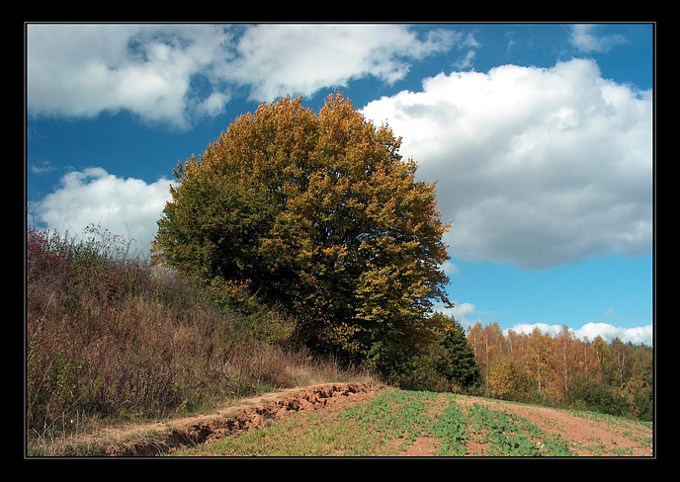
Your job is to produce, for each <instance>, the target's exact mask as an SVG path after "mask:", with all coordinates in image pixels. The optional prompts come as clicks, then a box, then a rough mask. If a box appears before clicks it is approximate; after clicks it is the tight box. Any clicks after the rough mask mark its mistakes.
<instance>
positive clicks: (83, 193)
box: [34, 167, 173, 254]
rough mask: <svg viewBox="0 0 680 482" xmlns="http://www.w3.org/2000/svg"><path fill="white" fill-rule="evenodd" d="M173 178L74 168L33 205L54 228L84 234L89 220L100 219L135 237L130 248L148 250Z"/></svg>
mask: <svg viewBox="0 0 680 482" xmlns="http://www.w3.org/2000/svg"><path fill="white" fill-rule="evenodd" d="M172 183H173V182H172V181H169V180H167V179H159V180H158V181H156V182H154V183H152V184H147V183H146V182H144V181H142V180H140V179H133V178H127V179H123V178H120V177H117V176H114V175H112V174H109V173H108V172H106V171H105V170H104V169H102V168H100V167H95V168H88V169H85V170H83V171H74V172H70V173H68V174H66V175H65V176H63V177H62V178H61V183H60V186H59V188H58V189H56V190H55V191H54V192H52V193H51V194H48V195H47V196H46V197H45V198H44V199H42V200H41V201H39V202H38V203H37V204H36V205H35V207H34V214H35V215H36V219H37V220H38V221H39V222H40V223H42V224H45V225H46V226H47V227H48V228H49V229H50V230H56V231H59V232H62V233H63V232H67V231H68V232H70V233H71V234H72V235H81V234H82V233H83V229H84V228H85V227H87V226H88V225H90V224H92V223H94V224H100V225H101V226H102V227H104V228H106V229H108V230H109V231H110V232H111V233H112V234H117V235H123V236H124V237H125V239H126V240H128V241H132V244H131V250H132V251H133V252H138V253H140V254H148V249H149V247H150V244H151V241H152V240H153V238H154V236H155V235H156V230H157V225H156V221H157V220H158V218H159V217H160V214H161V211H162V210H163V208H164V206H165V202H166V201H169V200H170V190H169V188H170V185H171V184H172Z"/></svg>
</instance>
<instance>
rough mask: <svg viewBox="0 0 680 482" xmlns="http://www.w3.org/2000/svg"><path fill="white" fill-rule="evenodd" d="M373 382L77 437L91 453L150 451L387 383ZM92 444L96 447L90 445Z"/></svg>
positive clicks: (336, 401)
mask: <svg viewBox="0 0 680 482" xmlns="http://www.w3.org/2000/svg"><path fill="white" fill-rule="evenodd" d="M385 388H386V387H384V386H382V385H377V384H373V383H327V384H321V385H314V386H309V387H304V388H292V389H288V390H283V391H280V392H272V393H268V394H264V395H261V396H258V397H253V398H249V399H244V400H241V401H240V402H239V404H238V405H236V406H230V407H227V408H225V409H223V410H220V411H218V412H217V413H215V414H211V415H200V416H196V417H186V418H181V419H175V420H171V421H168V422H164V423H150V424H144V425H128V426H124V427H108V428H104V429H102V430H100V431H99V432H98V433H97V434H93V435H89V436H87V437H86V438H83V440H81V441H80V443H83V444H87V445H89V446H90V450H88V453H90V454H93V455H97V454H99V455H123V456H153V455H159V454H162V453H165V452H169V451H172V450H174V449H177V448H179V447H186V446H194V445H197V444H200V443H203V442H207V441H210V440H216V439H219V438H222V437H226V436H229V435H232V434H235V433H238V432H241V431H245V430H251V429H255V428H259V427H263V426H265V425H267V424H269V423H272V422H274V421H277V420H281V419H283V418H285V417H287V416H288V415H290V414H292V413H295V412H298V411H300V410H341V409H344V408H346V407H347V406H348V405H350V404H354V403H357V402H360V401H363V400H366V399H367V398H369V397H371V396H373V395H375V393H376V392H377V391H378V390H382V389H385ZM93 447H94V449H93Z"/></svg>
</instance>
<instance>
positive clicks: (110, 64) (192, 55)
mask: <svg viewBox="0 0 680 482" xmlns="http://www.w3.org/2000/svg"><path fill="white" fill-rule="evenodd" d="M230 41H231V34H230V33H229V31H228V29H227V28H225V27H222V26H216V25H110V24H104V25H29V26H28V42H27V46H28V49H27V52H28V110H29V113H30V114H32V115H61V116H79V117H92V116H96V115H98V114H99V113H101V112H104V111H108V112H116V111H119V110H121V109H126V110H129V111H131V112H133V113H135V114H138V115H139V116H141V117H142V118H143V119H145V120H150V121H166V122H170V123H171V124H174V125H176V126H178V127H186V125H187V118H188V116H189V115H190V113H191V112H190V111H191V110H192V109H193V108H194V107H195V105H194V104H196V105H200V103H201V101H202V99H193V100H191V101H190V96H188V94H189V87H190V84H191V81H192V78H193V77H194V76H196V75H198V74H205V73H207V74H210V72H211V70H212V69H213V68H214V66H215V65H216V64H219V63H223V62H225V61H226V60H228V58H229V56H228V51H227V50H225V49H224V45H225V44H228V43H229V42H230ZM208 95H209V93H208V94H207V95H206V97H207V96H208ZM217 100H218V99H216V98H213V99H211V101H210V103H209V104H210V105H209V107H210V109H209V111H210V112H211V113H215V112H218V111H219V110H220V109H219V105H216V104H217V102H216V101H217ZM220 100H222V101H224V100H225V99H224V98H223V99H220Z"/></svg>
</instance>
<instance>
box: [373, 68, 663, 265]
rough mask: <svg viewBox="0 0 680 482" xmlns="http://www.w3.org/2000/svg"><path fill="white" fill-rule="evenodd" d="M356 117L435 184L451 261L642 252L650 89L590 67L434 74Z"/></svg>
mask: <svg viewBox="0 0 680 482" xmlns="http://www.w3.org/2000/svg"><path fill="white" fill-rule="evenodd" d="M363 113H364V115H365V116H366V117H367V118H369V119H373V120H374V121H375V122H376V123H380V122H383V121H387V122H388V123H389V125H390V126H391V127H392V128H393V130H394V131H395V134H396V135H399V136H402V137H403V143H402V148H401V152H402V154H404V155H405V156H407V157H410V156H412V157H414V158H415V159H416V161H418V163H419V171H418V172H419V176H420V177H421V178H422V179H424V180H429V181H432V180H438V181H439V183H438V185H437V192H438V203H439V208H440V210H441V211H442V217H443V218H444V219H445V220H453V223H454V224H453V228H452V230H451V231H450V232H449V233H448V234H447V235H446V238H445V241H446V242H447V243H448V244H449V245H450V246H451V253H452V254H453V255H454V256H455V257H458V258H460V259H464V260H471V261H479V260H485V261H496V262H506V261H510V262H513V263H515V264H516V265H517V266H519V267H522V268H543V267H548V266H554V265H559V264H562V263H567V262H572V261H576V260H580V259H584V258H587V257H590V256H593V255H599V254H608V253H611V252H615V253H619V254H621V255H638V254H642V253H645V252H647V251H648V250H649V249H650V248H651V232H652V224H651V221H652V220H651V208H652V195H651V192H652V99H651V92H650V91H644V92H640V91H637V90H635V89H634V88H633V87H631V86H629V85H621V84H617V83H616V82H613V81H610V80H607V79H604V78H603V77H602V75H601V73H600V70H599V68H598V66H597V64H596V63H595V62H594V61H592V60H583V59H573V60H571V61H567V62H559V63H557V64H556V65H555V66H554V67H551V68H538V67H520V66H516V65H504V66H500V67H496V68H493V69H491V70H490V71H489V72H488V73H482V72H452V73H451V74H449V75H446V74H444V73H442V74H439V75H437V76H436V77H431V78H427V79H425V80H424V81H423V89H422V91H420V92H410V91H402V92H400V93H398V94H396V95H394V96H391V97H382V98H380V99H378V100H375V101H372V102H370V103H369V104H368V105H366V106H365V107H364V109H363Z"/></svg>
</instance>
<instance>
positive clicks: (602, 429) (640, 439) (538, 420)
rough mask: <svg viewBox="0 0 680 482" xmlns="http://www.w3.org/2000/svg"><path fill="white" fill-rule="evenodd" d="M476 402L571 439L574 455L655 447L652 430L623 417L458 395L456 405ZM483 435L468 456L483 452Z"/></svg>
mask: <svg viewBox="0 0 680 482" xmlns="http://www.w3.org/2000/svg"><path fill="white" fill-rule="evenodd" d="M475 403H480V404H484V405H486V406H488V407H489V408H490V409H492V410H500V411H504V412H509V413H514V414H515V415H518V416H520V417H524V418H526V419H527V420H529V421H530V422H531V423H533V424H534V425H536V426H537V427H538V428H540V429H541V430H542V431H543V432H545V433H546V434H547V435H553V434H559V435H561V436H562V437H563V438H564V439H566V440H567V441H568V442H569V446H570V449H571V450H572V452H574V454H575V455H604V456H607V455H616V451H617V450H619V451H620V452H621V454H622V455H631V456H642V457H650V456H652V455H653V448H652V447H651V446H650V444H648V443H644V440H645V439H647V438H650V437H652V429H651V428H647V427H643V426H641V425H639V424H636V423H634V422H632V421H631V422H628V421H625V420H623V419H611V420H608V419H605V418H602V419H597V420H594V419H587V418H583V417H579V416H578V415H576V414H574V413H572V412H569V411H566V410H558V409H554V408H548V407H538V406H533V405H532V406H529V405H522V404H516V403H512V402H504V401H496V400H487V399H483V398H476V397H466V396H462V395H459V396H457V397H456V404H457V405H458V406H459V407H460V408H461V409H462V410H463V411H466V409H468V408H469V407H471V406H472V405H474V404H475ZM482 439H483V434H478V436H476V437H473V438H472V439H471V440H470V441H469V443H468V446H467V449H468V454H469V455H484V454H485V451H486V448H487V446H486V444H484V443H483V442H482Z"/></svg>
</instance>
